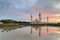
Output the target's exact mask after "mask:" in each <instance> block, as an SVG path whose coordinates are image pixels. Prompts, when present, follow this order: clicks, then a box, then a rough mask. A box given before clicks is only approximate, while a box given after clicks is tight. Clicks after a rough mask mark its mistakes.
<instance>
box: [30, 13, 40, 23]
mask: <svg viewBox="0 0 60 40" xmlns="http://www.w3.org/2000/svg"><path fill="white" fill-rule="evenodd" d="M32 17H33V16H32V15H31V24H40V23H41V14H40V13H39V20H38V19H36V20H35V21H33V20H32Z"/></svg>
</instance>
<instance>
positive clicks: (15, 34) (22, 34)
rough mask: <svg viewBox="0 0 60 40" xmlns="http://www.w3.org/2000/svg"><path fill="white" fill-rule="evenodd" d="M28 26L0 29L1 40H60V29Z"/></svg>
mask: <svg viewBox="0 0 60 40" xmlns="http://www.w3.org/2000/svg"><path fill="white" fill-rule="evenodd" d="M47 27H48V26H43V27H41V26H26V27H22V28H19V27H3V28H0V40H60V27H54V26H52V27H51V26H49V27H48V28H47Z"/></svg>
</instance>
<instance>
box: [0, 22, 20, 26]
mask: <svg viewBox="0 0 60 40" xmlns="http://www.w3.org/2000/svg"><path fill="white" fill-rule="evenodd" d="M4 26H5V27H6V26H20V24H18V23H7V24H0V27H4Z"/></svg>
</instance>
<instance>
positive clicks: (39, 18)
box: [39, 12, 41, 22]
mask: <svg viewBox="0 0 60 40" xmlns="http://www.w3.org/2000/svg"><path fill="white" fill-rule="evenodd" d="M39 21H40V22H41V13H40V12H39Z"/></svg>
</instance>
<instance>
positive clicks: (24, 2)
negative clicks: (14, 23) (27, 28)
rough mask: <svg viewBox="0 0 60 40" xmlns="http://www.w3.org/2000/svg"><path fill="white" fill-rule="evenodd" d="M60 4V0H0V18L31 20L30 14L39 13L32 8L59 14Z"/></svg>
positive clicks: (35, 14)
mask: <svg viewBox="0 0 60 40" xmlns="http://www.w3.org/2000/svg"><path fill="white" fill-rule="evenodd" d="M59 5H60V0H0V19H14V20H18V21H30V17H29V15H31V14H33V15H34V16H37V15H38V14H37V13H36V12H35V11H32V9H37V10H39V11H41V12H45V13H49V14H50V13H56V14H57V13H58V14H59V13H60V9H59V8H60V6H59ZM23 14H24V15H25V16H26V17H25V16H24V15H23Z"/></svg>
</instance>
